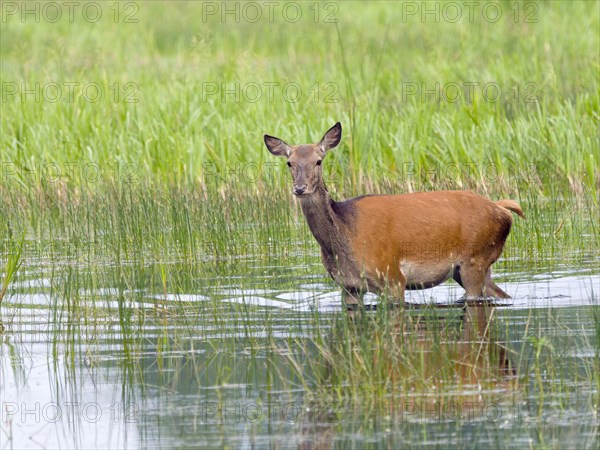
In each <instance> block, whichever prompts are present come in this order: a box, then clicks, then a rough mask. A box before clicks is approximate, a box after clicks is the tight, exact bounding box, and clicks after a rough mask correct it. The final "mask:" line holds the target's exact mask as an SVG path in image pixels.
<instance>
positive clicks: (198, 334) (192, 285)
mask: <svg viewBox="0 0 600 450" xmlns="http://www.w3.org/2000/svg"><path fill="white" fill-rule="evenodd" d="M66 266H67V268H63V269H61V270H60V271H57V270H56V268H53V266H52V265H49V264H45V265H42V264H39V265H37V266H35V265H32V264H30V265H28V266H27V267H26V269H25V270H22V272H21V274H20V277H19V278H18V280H17V281H16V283H15V284H14V285H13V287H12V290H11V292H10V297H9V298H7V299H5V301H4V303H3V305H2V307H1V308H2V309H1V312H2V315H1V325H2V332H1V334H0V339H1V343H2V345H1V346H0V363H1V367H0V404H1V407H2V409H1V413H2V420H1V422H0V438H1V440H0V442H1V445H0V448H82V447H85V448H107V447H110V448H116V447H119V448H139V447H147V446H150V447H169V448H171V447H177V448H179V447H194V448H218V447H223V446H228V447H233V448H264V447H270V448H329V447H331V446H336V447H354V448H381V447H385V448H388V447H389V448H398V447H400V446H402V445H408V444H410V445H413V446H423V447H431V446H433V447H443V448H445V447H448V446H449V445H459V446H462V447H482V446H486V445H487V446H490V447H506V448H522V447H525V446H534V447H538V446H539V447H562V446H564V444H565V443H568V444H569V445H571V444H572V445H573V447H580V448H594V447H595V448H597V442H598V426H599V425H600V421H599V417H598V398H599V392H598V384H597V375H593V374H590V373H589V372H590V370H592V371H594V370H597V369H598V351H599V349H598V347H599V342H598V335H599V334H598V333H599V331H598V326H599V325H598V323H599V320H600V319H599V316H598V306H599V302H600V300H599V295H600V277H599V276H598V273H599V271H598V266H599V265H598V264H597V262H594V263H593V264H591V265H590V267H591V268H588V269H587V270H586V271H583V270H573V271H567V270H563V271H561V272H553V273H542V274H532V273H525V272H519V273H512V274H501V275H502V276H500V277H498V278H497V279H498V280H499V285H500V286H501V287H502V289H504V290H506V291H507V292H508V293H509V294H510V295H511V296H512V297H513V298H512V299H510V300H507V301H506V302H503V304H502V306H497V307H496V308H495V310H494V312H495V314H496V320H497V321H498V322H499V323H501V324H502V327H504V329H505V331H506V333H505V339H503V342H502V345H503V346H506V348H508V349H509V358H511V359H512V360H513V361H512V364H513V365H514V366H515V367H517V373H516V374H511V375H510V376H508V377H507V379H509V380H511V379H512V380H514V379H519V380H520V386H521V387H520V388H518V389H515V388H514V387H511V386H510V382H506V383H505V382H501V383H497V384H496V385H495V387H492V388H491V387H490V386H484V387H482V386H481V385H479V386H478V385H472V386H468V387H465V386H464V385H463V386H462V387H461V389H460V390H453V389H452V388H450V389H449V390H448V391H447V392H445V393H444V395H443V396H442V397H440V396H439V395H437V394H436V393H432V392H429V391H425V392H419V391H414V392H403V393H401V395H398V396H397V397H394V395H392V394H390V399H389V402H388V407H386V408H385V409H382V408H378V407H372V406H369V405H367V403H366V402H363V401H362V400H361V399H356V398H352V397H351V396H350V395H348V396H344V395H343V394H342V395H341V397H340V396H339V395H337V396H336V395H332V397H331V399H314V398H311V396H310V395H309V392H308V391H307V389H306V387H305V386H303V384H302V382H301V381H302V380H301V379H300V378H299V377H298V374H297V372H295V371H294V370H293V367H291V363H290V359H289V358H287V357H286V353H288V352H290V353H294V352H295V351H296V350H298V349H297V348H296V346H297V345H298V342H304V341H301V340H300V339H302V338H305V337H307V338H310V337H311V336H314V335H315V333H318V332H319V331H322V332H324V333H327V332H329V331H330V330H328V329H327V324H328V323H330V322H328V320H329V319H331V318H334V317H335V316H337V315H340V314H342V309H341V298H340V293H339V291H338V290H337V289H336V287H335V285H333V284H332V283H330V282H329V281H328V280H327V279H326V278H324V277H323V272H324V271H323V269H322V267H321V266H320V264H319V263H318V259H315V260H314V264H313V263H311V264H310V265H309V266H307V267H304V269H305V270H304V272H303V273H304V275H302V276H300V277H296V278H294V277H293V276H290V273H292V272H293V271H290V272H288V271H287V268H286V267H285V265H284V261H277V262H275V263H273V261H271V262H270V263H269V264H266V265H265V264H264V263H260V264H258V263H257V264H256V265H255V266H252V265H251V264H250V266H251V267H245V268H244V269H243V270H240V271H239V273H236V272H235V269H233V272H232V268H231V266H223V267H222V270H223V273H222V274H221V275H222V276H221V277H219V270H221V269H219V268H217V269H215V272H214V273H212V274H211V276H196V277H194V276H193V274H194V273H196V268H195V267H188V268H187V269H186V270H188V272H186V274H184V275H182V277H181V279H180V280H179V281H180V282H179V283H178V285H177V288H176V289H173V291H170V290H169V288H168V285H167V289H163V290H162V292H161V291H160V290H159V289H156V288H155V287H152V288H150V287H144V285H145V284H146V285H148V286H149V285H150V283H145V282H144V281H142V282H139V283H133V282H128V281H125V282H120V281H119V282H115V283H114V285H113V286H110V285H102V284H103V282H104V283H107V282H108V281H107V280H120V279H121V278H118V277H116V276H115V275H114V274H115V271H116V270H117V271H118V268H114V267H109V266H107V267H104V268H102V267H93V268H92V267H89V266H87V265H68V264H67V265H66ZM181 267H182V268H184V269H185V267H186V265H185V264H181ZM150 269H152V265H150ZM150 269H149V270H150ZM173 270H174V271H177V270H176V269H175V268H173ZM182 270H183V269H182ZM311 273H314V274H315V275H311ZM146 275H147V274H144V273H142V272H139V273H137V276H138V277H141V278H142V279H143V278H144V277H145V276H146ZM119 276H121V275H119ZM134 278H135V277H133V278H132V279H134ZM135 279H137V278H135ZM182 279H184V280H187V281H186V282H181V280H182ZM90 280H92V281H90ZM93 280H96V281H93ZM98 280H101V281H98ZM102 280H104V281H102ZM461 295H462V290H461V289H460V287H458V286H457V285H455V284H452V283H447V284H444V285H442V286H438V287H436V288H433V289H429V290H425V291H411V292H409V293H408V297H407V301H408V302H410V303H412V304H421V305H426V304H437V305H438V306H447V308H443V309H440V310H439V311H444V312H443V313H440V314H444V317H445V318H444V320H447V321H449V322H452V321H460V320H462V319H457V317H458V315H459V313H460V311H461V307H460V304H459V300H460V297H461ZM365 301H366V303H367V304H377V302H378V298H377V296H375V295H368V296H367V297H366V299H365ZM407 314H408V312H407ZM410 314H419V312H418V310H417V312H411V313H410ZM315 318H318V320H316V319H315ZM319 329H320V330H319ZM307 342H309V341H307ZM540 342H542V343H543V345H542V347H543V350H544V351H546V350H548V349H551V351H552V352H554V353H555V354H556V358H555V360H556V364H555V366H553V367H549V368H548V370H547V371H541V372H540V371H538V372H537V373H536V374H535V376H538V377H540V380H539V382H538V383H537V384H536V383H535V382H534V381H533V378H534V374H532V373H528V371H529V370H530V369H529V368H530V367H531V365H532V361H533V360H534V359H535V356H536V349H537V348H541V347H540V345H541V344H540ZM278 343H282V345H278ZM307 345H308V347H307V348H308V352H309V354H310V351H311V350H310V345H309V344H307ZM536 345H538V346H537V347H536ZM304 350H306V349H304ZM297 361H301V359H297ZM306 370H307V371H308V368H307V369H306ZM592 380H596V381H595V383H594V382H592ZM557 385H558V386H559V387H556V386H557ZM528 386H529V387H528ZM540 386H542V389H540ZM332 394H333V393H332ZM440 398H443V399H445V400H444V401H443V402H440ZM316 400H318V401H316Z"/></svg>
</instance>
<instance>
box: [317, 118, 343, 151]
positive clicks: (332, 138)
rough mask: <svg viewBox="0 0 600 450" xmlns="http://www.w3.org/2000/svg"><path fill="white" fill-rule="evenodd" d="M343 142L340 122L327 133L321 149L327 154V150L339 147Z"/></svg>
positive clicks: (320, 144) (321, 143)
mask: <svg viewBox="0 0 600 450" xmlns="http://www.w3.org/2000/svg"><path fill="white" fill-rule="evenodd" d="M341 140H342V125H341V124H340V123H339V122H338V123H336V124H335V125H334V126H332V127H331V128H330V129H329V130H327V133H325V136H323V139H321V142H319V147H321V149H322V150H323V151H324V152H326V151H327V150H331V149H332V148H335V147H337V145H338V144H339V143H340V141H341Z"/></svg>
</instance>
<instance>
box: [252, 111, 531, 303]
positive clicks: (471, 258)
mask: <svg viewBox="0 0 600 450" xmlns="http://www.w3.org/2000/svg"><path fill="white" fill-rule="evenodd" d="M341 138H342V126H341V125H340V123H339V122H338V123H336V124H335V125H334V126H333V127H331V128H330V129H329V131H327V133H325V136H323V139H321V141H320V142H319V143H318V144H308V145H288V144H286V143H285V142H284V141H282V140H281V139H279V138H276V137H273V136H269V135H265V136H264V140H265V144H266V146H267V148H268V149H269V151H270V152H271V153H272V154H273V155H275V156H281V157H284V158H286V159H287V165H288V167H289V170H290V172H291V174H292V180H293V192H294V194H295V195H296V197H297V198H298V200H299V201H300V204H301V206H302V211H303V213H304V216H305V217H306V221H307V222H308V226H309V227H310V230H311V231H312V234H313V235H314V236H315V239H316V240H317V242H318V243H319V245H320V246H321V256H322V259H323V265H324V266H325V268H326V269H327V272H329V275H330V276H331V277H332V278H333V280H335V282H336V283H338V284H339V285H340V286H341V287H342V289H343V290H342V296H343V299H344V301H345V303H346V306H347V308H348V309H349V310H356V309H360V307H361V305H362V296H363V294H364V293H365V292H367V291H370V292H375V293H379V294H382V293H385V294H387V295H389V296H391V297H392V298H394V299H397V300H400V301H404V291H405V290H406V289H426V288H430V287H433V286H436V285H438V284H440V283H442V282H444V281H446V280H447V279H449V278H453V279H454V280H456V282H458V284H460V285H461V286H462V287H463V288H464V289H465V291H466V296H467V298H480V297H496V298H510V296H509V295H508V294H507V293H506V292H504V291H503V290H502V289H500V288H499V287H498V286H497V285H496V284H495V283H494V282H493V281H492V278H491V265H492V264H493V263H494V262H495V261H496V260H497V259H498V257H499V256H500V254H501V253H502V248H503V247H504V242H505V240H506V237H507V236H508V233H509V232H510V228H511V225H512V215H511V213H510V211H513V212H515V213H517V214H518V215H519V216H521V217H524V215H523V211H522V210H521V207H520V206H519V205H518V203H517V202H515V201H513V200H501V201H499V202H495V203H494V202H492V201H490V200H488V199H486V198H485V197H482V196H481V195H478V194H476V193H474V192H470V191H435V192H416V193H411V194H402V195H365V196H361V197H356V198H352V199H349V200H345V201H342V202H336V201H334V200H332V199H331V197H330V196H329V193H328V192H327V188H326V187H325V184H324V182H323V168H322V167H323V166H322V161H323V158H324V157H325V155H326V154H327V152H328V151H329V150H331V149H333V148H335V147H336V146H337V145H338V144H339V142H340V140H341Z"/></svg>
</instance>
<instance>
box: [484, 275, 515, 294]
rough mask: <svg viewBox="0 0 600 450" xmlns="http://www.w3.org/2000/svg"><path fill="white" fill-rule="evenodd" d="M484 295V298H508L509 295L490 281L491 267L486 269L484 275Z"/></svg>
mask: <svg viewBox="0 0 600 450" xmlns="http://www.w3.org/2000/svg"><path fill="white" fill-rule="evenodd" d="M485 295H486V297H496V298H510V295H508V294H507V293H506V292H504V291H503V290H502V289H500V288H499V287H498V285H497V284H496V283H494V282H493V281H492V268H491V267H490V268H488V270H487V272H486V274H485Z"/></svg>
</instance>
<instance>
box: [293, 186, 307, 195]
mask: <svg viewBox="0 0 600 450" xmlns="http://www.w3.org/2000/svg"><path fill="white" fill-rule="evenodd" d="M304 191H306V185H302V186H294V194H296V195H302V194H304Z"/></svg>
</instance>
